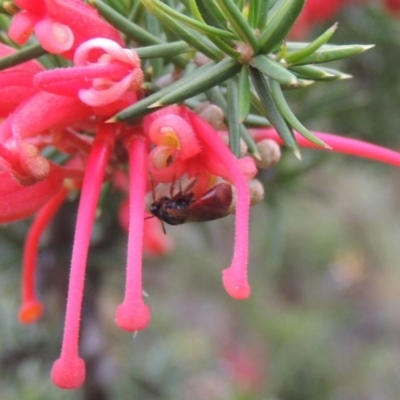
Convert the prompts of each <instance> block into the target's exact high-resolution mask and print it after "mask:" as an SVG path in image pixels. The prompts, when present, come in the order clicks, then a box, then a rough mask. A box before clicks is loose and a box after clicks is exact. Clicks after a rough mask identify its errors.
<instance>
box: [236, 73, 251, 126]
mask: <svg viewBox="0 0 400 400" xmlns="http://www.w3.org/2000/svg"><path fill="white" fill-rule="evenodd" d="M238 97H239V120H240V122H243V120H244V119H245V118H246V117H247V114H248V113H249V111H250V81H249V71H248V69H247V68H246V67H245V66H244V67H243V68H242V69H241V71H240V74H239V94H238Z"/></svg>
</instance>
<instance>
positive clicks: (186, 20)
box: [152, 0, 238, 40]
mask: <svg viewBox="0 0 400 400" xmlns="http://www.w3.org/2000/svg"><path fill="white" fill-rule="evenodd" d="M152 2H153V3H154V5H155V6H157V7H158V8H159V10H160V11H161V12H164V13H165V14H166V15H169V16H170V17H171V18H173V19H176V20H178V21H180V22H182V23H183V24H185V25H187V26H189V27H191V28H193V29H196V30H198V31H200V32H202V33H204V34H206V35H214V36H219V37H225V38H229V39H236V40H237V39H238V37H237V35H235V34H234V33H233V32H230V31H227V30H223V29H218V28H215V27H213V26H209V25H207V24H204V23H203V22H200V21H197V20H195V19H193V18H190V17H188V16H187V15H184V14H182V13H180V12H178V11H175V10H174V9H173V8H171V7H168V6H167V5H165V4H163V3H161V1H158V0H152Z"/></svg>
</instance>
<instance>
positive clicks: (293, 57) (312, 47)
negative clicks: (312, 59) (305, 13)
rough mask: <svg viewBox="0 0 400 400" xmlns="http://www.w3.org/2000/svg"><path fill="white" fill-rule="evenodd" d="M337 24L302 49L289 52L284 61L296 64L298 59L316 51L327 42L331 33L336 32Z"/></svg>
mask: <svg viewBox="0 0 400 400" xmlns="http://www.w3.org/2000/svg"><path fill="white" fill-rule="evenodd" d="M336 29H337V24H334V25H333V26H331V27H330V28H329V29H327V30H326V31H325V32H324V33H323V34H322V35H321V36H319V37H318V38H317V39H315V40H313V41H312V42H311V43H309V44H308V45H307V46H304V47H303V48H302V49H300V50H297V51H294V52H293V53H289V54H287V55H286V57H285V61H286V62H287V63H288V64H297V63H298V62H299V61H301V60H303V59H304V58H307V57H309V56H311V55H312V54H313V53H314V52H315V51H317V50H318V49H319V48H320V47H321V46H323V45H324V44H325V43H327V42H329V40H330V39H331V37H332V36H333V34H334V33H335V32H336Z"/></svg>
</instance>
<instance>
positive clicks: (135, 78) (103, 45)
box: [34, 38, 143, 108]
mask: <svg viewBox="0 0 400 400" xmlns="http://www.w3.org/2000/svg"><path fill="white" fill-rule="evenodd" d="M93 51H95V54H96V58H94V57H93ZM142 82H143V72H142V70H141V68H140V59H139V57H138V56H137V54H136V52H135V51H134V50H133V49H124V48H122V47H121V46H120V45H119V44H118V43H116V42H114V41H112V40H109V39H102V38H96V39H91V40H88V41H87V42H84V43H82V44H81V45H80V46H79V47H78V48H77V49H76V51H75V54H74V67H72V68H56V69H52V70H47V71H43V72H40V73H38V74H36V75H35V78H34V85H35V87H37V88H38V89H42V90H44V91H46V92H50V93H54V94H60V95H63V96H71V97H78V98H79V99H80V100H81V101H82V102H83V103H85V104H87V105H90V106H94V107H96V106H103V105H106V104H110V103H112V102H114V101H116V100H118V99H120V98H121V97H122V96H123V95H124V94H125V93H126V92H127V91H128V90H129V91H132V92H135V91H137V90H139V89H140V87H141V84H142ZM129 100H132V99H129ZM120 107H121V108H122V107H123V105H122V106H120Z"/></svg>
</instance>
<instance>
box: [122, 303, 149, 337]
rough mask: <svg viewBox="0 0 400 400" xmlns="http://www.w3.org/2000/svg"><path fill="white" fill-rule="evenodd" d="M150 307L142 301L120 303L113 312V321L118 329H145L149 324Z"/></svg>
mask: <svg viewBox="0 0 400 400" xmlns="http://www.w3.org/2000/svg"><path fill="white" fill-rule="evenodd" d="M150 320H151V313H150V309H149V307H148V306H147V304H146V303H144V302H139V303H136V304H132V303H130V302H129V304H128V303H125V302H124V303H122V304H121V305H120V306H119V307H118V308H117V311H116V313H115V323H116V324H117V325H118V327H119V328H120V329H123V330H125V331H128V332H136V331H140V330H142V329H145V328H147V327H148V325H149V324H150Z"/></svg>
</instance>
